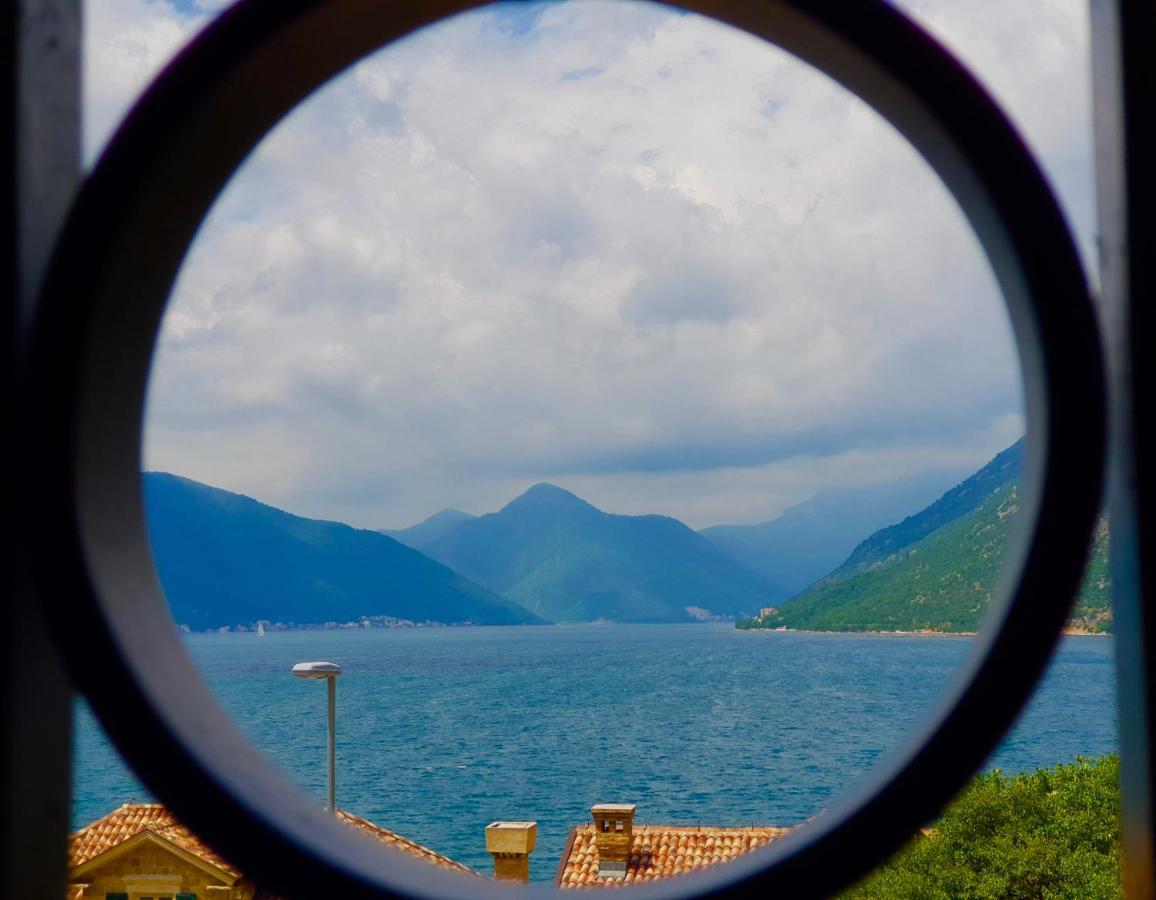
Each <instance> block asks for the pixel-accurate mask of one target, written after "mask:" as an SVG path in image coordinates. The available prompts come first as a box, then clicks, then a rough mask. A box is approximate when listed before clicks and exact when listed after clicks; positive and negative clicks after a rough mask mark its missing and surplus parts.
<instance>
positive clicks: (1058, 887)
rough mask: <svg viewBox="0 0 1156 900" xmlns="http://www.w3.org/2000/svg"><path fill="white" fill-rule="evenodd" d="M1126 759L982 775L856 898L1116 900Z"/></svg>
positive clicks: (1109, 758) (867, 881) (855, 893)
mask: <svg viewBox="0 0 1156 900" xmlns="http://www.w3.org/2000/svg"><path fill="white" fill-rule="evenodd" d="M1118 774H1119V757H1117V756H1105V757H1101V758H1098V759H1087V758H1084V757H1078V758H1077V759H1076V761H1075V762H1074V763H1069V764H1061V765H1058V766H1055V767H1054V768H1051V769H1041V770H1039V771H1037V772H1028V773H1024V774H1021V775H1016V776H1006V775H1004V774H1003V773H1001V772H1000V771H999V770H998V769H996V770H994V771H991V772H988V773H986V774H983V775H980V776H979V777H977V778H976V779H975V780H974V781H973V782H972V783H971V784H970V785H969V786H968V787H967V788H966V789H965V790H964V791H963V793H962V794H961V795H960V796H959V797H958V798H957V799H956V800H955V802H954V803H952V805H951V806H950V807H948V809H947V811H946V812H945V813H944V814H943V816H942V817H941V818H940V819H939V821H937V822H936V823H935V824H934V826H933V827H932V829H930V830H929V831H928V832H927V833H925V834H923V835H920V836H919V837H917V838H915V839H914V840H913V841H911V843H909V844H908V845H907V846H906V847H905V848H904V849H903V850H901V851H900V852H899V853H898V854H896V856H895V857H893V858H892V859H891V860H889V861H888V862H887V863H885V864H884V865H883V866H881V867H880V868H879V869H877V870H876V871H875V872H874V873H872V874H871V875H870V876H868V877H867V879H865V880H864V881H863V882H861V883H860V884H858V885H857V886H856V887H854V888H852V889H851V890H850V891H848V892H847V894H846V895H845V896H846V897H849V898H880V900H883V898H886V900H897V898H919V900H924V898H927V900H933V898H934V900H938V898H944V900H949V898H950V900H955V898H975V900H980V898H983V900H989V898H990V900H994V898H1060V897H1064V898H1080V900H1090V898H1116V897H1122V896H1123V893H1122V890H1121V888H1120V877H1119V853H1120V819H1119V800H1120V792H1119V786H1118V782H1117V777H1118Z"/></svg>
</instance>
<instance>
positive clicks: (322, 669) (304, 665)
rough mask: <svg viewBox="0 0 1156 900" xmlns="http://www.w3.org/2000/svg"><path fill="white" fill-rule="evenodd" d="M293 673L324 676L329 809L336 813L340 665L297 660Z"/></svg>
mask: <svg viewBox="0 0 1156 900" xmlns="http://www.w3.org/2000/svg"><path fill="white" fill-rule="evenodd" d="M293 674H294V675H296V676H297V677H298V678H324V679H325V682H326V686H327V688H328V694H329V811H330V812H331V813H333V815H337V788H336V786H335V781H336V774H337V763H336V758H337V741H336V736H335V735H336V730H335V725H336V717H335V715H334V705H335V702H336V698H337V676H338V675H340V674H341V666H339V665H338V664H337V663H331V662H299V663H297V664H296V665H295V666H294V667H293Z"/></svg>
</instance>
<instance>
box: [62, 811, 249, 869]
mask: <svg viewBox="0 0 1156 900" xmlns="http://www.w3.org/2000/svg"><path fill="white" fill-rule="evenodd" d="M146 832H151V833H152V834H153V835H155V836H156V837H158V838H161V839H163V840H164V841H167V842H168V843H170V844H172V845H174V846H175V847H177V848H178V849H180V850H183V851H184V852H185V853H188V854H190V855H191V856H193V857H196V858H197V859H199V860H200V861H201V862H203V863H208V864H209V865H211V866H212V867H214V868H216V869H219V870H220V871H221V872H222V873H224V875H225V876H226V878H227V879H231V880H236V879H237V878H240V877H241V873H240V872H238V871H237V870H236V869H234V868H233V867H232V866H230V865H229V864H228V863H227V862H225V860H224V859H222V858H221V857H220V856H218V855H217V854H216V853H214V852H213V851H212V850H211V849H209V847H208V846H207V845H206V844H204V843H203V842H202V841H201V839H200V838H198V837H197V836H196V835H195V834H193V833H192V832H191V831H189V829H187V828H186V827H185V826H184V825H182V824H181V823H180V822H178V821H177V820H176V818H175V817H174V816H173V814H172V813H171V812H169V811H168V810H167V809H166V808H165V807H164V806H162V805H161V804H160V803H126V804H124V806H121V807H120V808H119V809H114V810H113V811H112V812H110V813H109V814H108V815H107V816H102V817H101V818H99V819H97V820H96V821H95V822H93V823H91V824H90V825H86V826H85V827H84V828H81V829H80V830H79V831H77V832H75V833H74V834H73V835H72V837H71V838H69V840H68V868H69V871H72V870H73V869H78V868H80V867H81V866H83V865H85V864H86V863H88V862H91V861H92V860H94V859H96V858H97V857H98V856H103V855H104V854H105V853H107V852H108V851H109V850H112V849H114V848H115V847H118V846H120V845H121V844H124V843H125V842H126V841H130V840H132V839H133V838H135V837H137V835H140V834H144V833H146Z"/></svg>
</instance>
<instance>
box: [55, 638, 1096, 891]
mask: <svg viewBox="0 0 1156 900" xmlns="http://www.w3.org/2000/svg"><path fill="white" fill-rule="evenodd" d="M185 641H186V645H187V647H188V650H189V652H190V653H191V654H192V656H193V658H194V659H195V660H196V661H197V663H198V664H199V665H200V667H201V670H202V671H203V673H204V676H205V679H206V681H207V682H208V684H209V686H210V687H211V688H212V689H213V691H214V692H215V693H216V695H217V696H218V698H219V699H220V701H221V703H222V704H223V705H224V707H225V708H226V709H227V710H228V711H229V712H230V713H232V715H233V716H234V717H235V718H236V720H237V721H238V723H239V724H240V725H241V727H242V728H243V729H244V730H245V731H246V732H247V733H248V734H249V735H250V736H251V737H252V739H253V741H254V742H255V743H256V744H257V745H258V746H259V747H261V748H262V749H264V750H265V751H266V752H267V753H268V754H269V756H270V757H271V758H272V759H274V760H275V761H276V762H277V763H278V764H280V765H281V766H283V767H284V768H285V769H286V770H287V771H288V773H289V774H290V776H291V777H292V778H293V779H294V780H296V781H297V782H298V783H299V784H300V785H301V786H302V787H303V788H304V789H305V790H306V791H308V792H310V793H312V794H314V795H315V796H316V797H317V798H318V802H319V803H322V802H324V800H323V798H324V796H325V790H326V788H325V747H326V735H325V690H324V687H323V685H322V683H320V682H310V681H302V680H300V679H297V678H294V677H293V676H292V675H291V674H290V672H289V669H290V667H291V666H292V664H293V663H295V662H299V661H301V660H314V659H325V660H332V661H334V662H338V663H340V664H341V665H342V666H343V667H344V669H345V671H344V674H343V675H342V677H341V678H340V680H339V681H338V684H337V733H338V738H337V741H338V743H337V754H338V757H337V765H338V780H337V798H338V805H340V806H341V807H342V808H344V809H347V810H349V811H350V812H354V813H357V814H359V815H363V816H365V817H366V818H368V819H370V820H372V821H374V822H376V823H377V824H379V825H382V826H384V827H387V828H390V829H392V830H394V831H397V832H399V833H401V834H403V835H405V836H407V837H409V838H412V839H414V840H417V841H419V842H421V843H423V844H425V845H427V846H429V847H431V848H433V849H435V850H437V851H439V852H441V853H444V854H446V855H448V856H451V857H453V858H454V859H457V860H459V861H461V862H463V863H465V864H466V865H469V866H471V867H473V868H476V869H478V870H479V871H482V872H485V873H489V872H490V871H491V863H490V859H489V857H488V855H487V854H486V852H485V838H484V828H485V826H486V825H487V824H488V823H490V822H492V821H494V820H495V819H513V820H535V821H537V822H538V847H537V849H536V850H535V852H534V855H533V857H532V861H533V863H532V873H533V879H534V880H535V881H539V880H550V879H551V878H553V876H554V872H555V868H556V866H557V863H558V859H559V857H560V856H561V853H562V849H563V846H564V844H565V841H566V837H567V834H568V832H569V829H570V828H571V826H573V825H576V824H580V823H583V822H585V821H587V818H588V816H589V808H590V806H591V805H593V804H594V803H598V802H633V803H637V804H638V821H639V822H643V823H646V822H649V823H655V824H658V823H665V824H695V823H704V824H710V825H749V824H753V823H760V824H774V825H791V824H794V823H797V822H801V821H803V820H804V819H806V818H808V817H809V816H812V815H814V814H815V813H817V812H818V811H819V810H821V809H822V808H824V806H826V805H828V804H829V803H830V801H831V799H832V797H833V796H834V795H836V794H837V793H838V792H839V791H842V790H844V789H846V788H848V787H849V786H851V785H853V784H854V783H855V782H857V781H858V780H859V779H861V778H863V777H865V776H866V775H867V774H868V773H869V772H870V771H871V770H872V767H873V766H875V765H876V764H877V763H878V762H879V761H880V760H881V759H882V758H883V757H884V756H885V755H886V754H888V753H889V752H891V751H893V750H895V749H896V748H897V747H899V746H901V745H902V744H903V742H904V740H905V739H906V738H907V737H908V736H909V735H910V733H911V732H912V730H913V729H915V728H916V727H917V726H918V725H919V724H920V723H921V722H923V721H925V720H926V718H927V716H928V714H929V711H930V710H931V709H932V708H933V707H934V706H935V704H936V703H937V701H939V699H940V698H941V697H942V696H943V694H944V692H945V691H946V689H947V687H948V686H949V684H950V682H951V680H952V677H953V675H955V674H956V673H957V671H958V670H959V668H960V666H961V664H962V663H963V661H964V660H965V658H966V657H967V655H968V653H969V651H970V650H971V648H972V646H973V644H974V639H972V638H967V637H922V636H892V635H887V636H882V635H874V636H873V635H847V634H807V633H791V632H738V631H735V630H734V629H733V628H732V627H731V626H729V625H636V626H630V625H601V626H600V625H585V626H536V627H511V628H440V629H433V628H431V629H398V630H366V631H299V632H275V633H269V634H267V635H266V636H265V637H260V638H259V637H257V636H256V635H254V634H223V635H200V634H195V635H187V636H186V637H185ZM1113 687H1114V673H1113V667H1112V640H1111V638H1106V637H1071V638H1067V639H1065V641H1064V643H1063V645H1062V647H1061V649H1060V651H1059V653H1058V655H1057V657H1056V659H1055V660H1054V661H1053V664H1052V667H1051V669H1050V671H1049V674H1048V675H1047V678H1046V680H1045V682H1044V684H1043V685H1042V687H1041V689H1040V690H1039V691H1038V692H1037V694H1036V696H1035V698H1034V699H1033V700H1032V702H1031V703H1030V705H1029V708H1028V710H1027V712H1026V713H1025V714H1024V716H1023V717H1022V720H1021V721H1020V722H1019V724H1018V725H1017V726H1016V728H1015V730H1014V731H1013V732H1012V734H1011V735H1010V736H1009V737H1008V738H1007V740H1005V741H1004V743H1003V745H1002V747H1001V748H1000V749H999V751H998V752H997V753H996V754H995V755H994V756H993V757H992V759H991V760H990V766H998V767H1000V768H1002V769H1004V770H1005V771H1019V770H1023V769H1033V768H1038V767H1041V766H1050V765H1053V764H1054V763H1057V762H1067V761H1071V760H1073V759H1074V758H1075V757H1076V756H1077V755H1079V754H1084V755H1097V754H1102V753H1108V752H1113V751H1114V750H1115V748H1116V707H1115V701H1114V696H1113ZM130 799H136V800H146V799H150V798H149V795H148V792H147V791H146V790H145V789H144V788H143V787H141V786H140V784H139V783H138V782H136V781H135V779H134V778H133V777H132V775H130V774H129V772H128V771H127V769H126V768H125V766H124V764H123V763H122V762H121V761H120V759H119V758H118V756H117V755H116V752H115V750H113V749H112V747H111V745H110V743H109V741H108V739H107V738H106V737H105V735H104V733H103V732H102V731H101V730H100V728H99V726H98V725H97V723H96V721H95V720H94V718H93V717H92V715H91V713H90V712H89V710H88V709H87V708H86V707H85V706H84V705H83V704H78V710H77V728H76V745H75V778H74V802H73V820H74V824H75V825H76V826H77V827H79V826H81V825H84V824H86V823H87V822H89V821H92V820H93V819H95V818H97V817H98V816H101V815H103V814H105V813H107V812H109V811H110V810H111V809H113V808H115V807H116V806H119V805H120V804H121V803H123V802H125V801H126V800H130Z"/></svg>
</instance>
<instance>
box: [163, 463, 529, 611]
mask: <svg viewBox="0 0 1156 900" xmlns="http://www.w3.org/2000/svg"><path fill="white" fill-rule="evenodd" d="M143 489H144V501H145V511H146V515H147V521H148V530H149V539H150V541H151V544H152V552H153V559H154V562H155V564H156V568H157V574H158V576H159V578H160V581H161V584H162V586H163V587H164V592H165V596H166V597H167V598H168V601H169V607H170V609H171V611H172V615H173V619H174V620H175V621H176V622H177V623H178V624H180V625H186V626H188V627H189V628H192V629H196V630H201V629H212V628H218V627H221V626H230V625H236V624H245V625H251V624H252V623H255V622H258V621H261V620H267V621H270V622H284V623H293V624H298V625H304V624H320V623H324V622H347V621H358V620H360V619H361V618H362V617H371V616H389V617H393V618H397V619H406V620H410V621H414V622H425V621H435V622H445V623H451V622H455V623H456V622H472V623H476V624H490V625H512V624H519V623H529V622H537V621H540V619H539V617H538V616H536V615H534V614H533V613H531V612H529V611H527V610H526V609H524V608H523V607H521V606H519V605H518V604H516V603H513V602H511V601H509V600H507V599H505V598H504V597H500V596H498V595H497V594H495V593H493V592H492V591H489V590H487V589H486V588H484V587H482V586H481V585H478V584H475V583H474V582H472V581H470V580H469V579H467V578H463V577H462V576H461V575H459V574H458V573H457V572H453V571H451V570H450V569H448V568H446V567H445V566H443V565H442V564H441V563H438V562H435V561H434V560H432V559H429V558H428V557H426V556H423V555H422V554H421V553H419V552H417V551H416V550H414V549H412V548H410V547H406V546H404V545H403V544H401V543H399V542H397V541H395V540H394V539H392V538H390V537H387V536H386V535H383V534H379V533H377V532H375V531H362V530H359V529H355V528H350V527H349V526H348V525H342V524H340V523H338V522H325V521H319V520H316V519H305V518H302V517H300V516H294V515H291V514H290V513H287V512H284V511H282V510H279V509H276V508H274V507H272V506H267V505H265V504H264V503H259V502H257V501H256V500H253V499H251V498H249V497H245V496H242V495H241V494H234V493H231V492H229V491H223V490H220V489H219V488H214V487H209V486H208V485H204V484H199V483H198V482H195V481H190V480H189V479H187V478H180V477H178V476H176V475H169V474H166V473H162V472H146V473H145V474H144V475H143Z"/></svg>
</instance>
